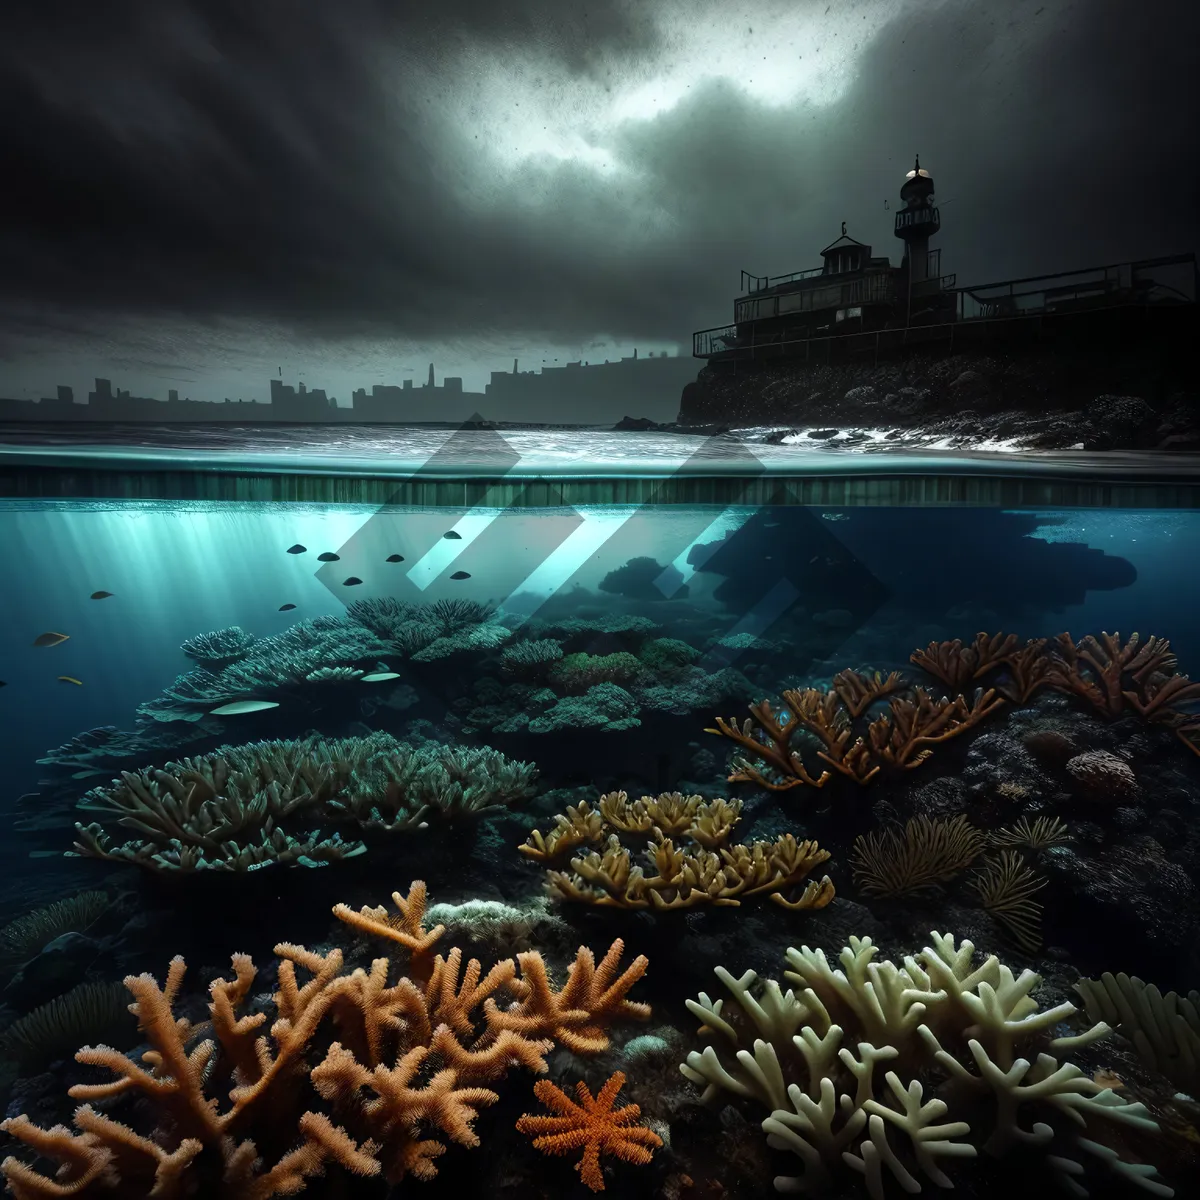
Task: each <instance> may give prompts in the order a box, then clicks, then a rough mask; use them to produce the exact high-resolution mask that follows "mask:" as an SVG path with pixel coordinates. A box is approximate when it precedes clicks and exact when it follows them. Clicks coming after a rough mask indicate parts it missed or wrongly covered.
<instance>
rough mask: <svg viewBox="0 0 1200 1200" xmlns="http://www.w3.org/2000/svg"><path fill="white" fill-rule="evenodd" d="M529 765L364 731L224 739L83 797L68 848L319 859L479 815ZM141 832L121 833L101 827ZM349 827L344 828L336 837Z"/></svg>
mask: <svg viewBox="0 0 1200 1200" xmlns="http://www.w3.org/2000/svg"><path fill="white" fill-rule="evenodd" d="M535 776H536V768H535V767H534V766H533V765H532V764H531V763H523V762H514V761H512V760H510V759H507V758H505V756H504V755H502V754H500V753H498V752H497V751H495V750H492V749H490V748H487V747H483V748H467V747H456V746H444V745H442V744H440V743H437V742H433V741H424V742H422V743H420V744H417V745H414V744H411V743H408V742H401V741H397V739H395V738H393V737H391V736H390V735H388V734H384V733H374V734H371V735H370V736H369V737H360V738H342V739H325V738H319V737H313V738H308V739H305V740H302V741H264V742H252V743H248V744H245V745H240V746H223V747H221V748H220V749H218V750H216V751H214V752H213V753H211V754H206V755H200V756H197V757H195V758H186V759H183V760H181V761H180V762H173V763H168V764H167V765H166V766H165V767H163V768H161V769H150V770H145V771H138V772H130V771H125V772H122V775H121V778H120V779H119V780H114V781H113V783H112V784H111V785H109V786H107V787H98V788H93V789H92V790H91V791H89V792H88V793H87V794H86V795H85V796H84V797H83V799H82V800H81V801H80V804H79V807H80V808H81V809H82V810H83V811H85V812H87V813H90V814H94V815H95V816H96V817H98V818H99V819H98V820H96V821H93V822H92V823H90V824H86V825H85V824H83V823H82V822H81V823H79V824H77V825H76V827H75V828H76V843H75V849H74V851H72V852H70V853H73V854H76V855H83V856H87V857H94V858H106V859H113V860H116V861H120V862H130V863H134V864H136V865H138V866H141V867H144V868H146V869H148V870H151V871H156V872H184V873H186V872H191V871H205V870H207V871H213V870H218V871H232V872H242V871H252V870H257V869H260V868H262V867H265V866H279V865H289V864H294V865H298V866H307V867H312V866H321V865H323V864H325V863H328V862H332V861H336V860H339V859H343V858H350V857H354V856H355V855H358V854H362V853H363V852H364V851H365V850H366V848H367V847H366V841H365V840H364V836H363V835H364V834H374V833H395V832H400V831H405V830H412V829H419V828H424V827H425V826H426V825H428V824H429V823H430V822H432V821H435V820H449V821H453V820H459V819H462V818H465V817H475V816H477V815H479V814H480V813H483V812H486V811H487V810H489V809H492V808H497V807H502V806H505V805H508V804H512V803H516V802H518V801H520V800H522V799H525V798H526V797H527V796H529V795H531V794H532V792H533V781H534V778H535ZM114 822H115V823H116V824H117V825H119V826H121V827H122V828H123V829H125V830H132V831H135V832H136V834H137V836H136V837H135V838H133V839H131V840H129V841H126V842H123V843H118V842H117V841H116V839H115V836H114V833H113V832H110V830H109V829H108V828H106V825H109V824H112V823H114ZM342 829H345V830H346V837H343V835H342Z"/></svg>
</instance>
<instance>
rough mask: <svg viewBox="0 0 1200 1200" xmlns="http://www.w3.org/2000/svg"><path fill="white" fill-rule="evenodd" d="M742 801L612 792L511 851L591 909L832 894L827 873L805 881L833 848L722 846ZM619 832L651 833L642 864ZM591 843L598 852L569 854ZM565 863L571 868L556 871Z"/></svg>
mask: <svg viewBox="0 0 1200 1200" xmlns="http://www.w3.org/2000/svg"><path fill="white" fill-rule="evenodd" d="M741 808H742V805H741V801H739V800H734V801H729V800H725V799H723V798H717V799H714V800H705V799H704V798H703V797H702V796H695V795H693V796H684V795H682V794H681V793H679V792H664V793H662V794H661V795H659V796H643V797H642V798H641V799H640V800H636V801H632V802H631V801H630V799H629V797H628V795H627V794H626V793H625V792H609V793H607V794H606V795H603V796H601V797H600V800H599V802H598V804H597V807H596V808H595V809H593V808H592V807H591V805H590V804H588V802H587V801H586V800H585V801H583V802H582V803H580V804H578V805H574V806H571V807H569V808H568V809H567V812H566V814H565V815H562V814H560V815H559V816H558V817H557V818H556V819H555V821H556V823H555V827H554V828H553V829H552V830H551V831H550V832H549V833H548V834H546V835H545V836H543V835H542V834H541V833H540V832H539V831H538V830H536V829H535V830H533V831H532V832H531V833H530V835H529V838H528V840H527V841H526V842H525V843H524V844H523V845H521V846H519V847H517V849H518V850H519V851H520V852H521V853H522V854H524V855H525V857H526V858H531V859H533V860H534V861H535V862H538V863H542V864H543V865H546V866H547V867H549V868H550V869H549V870H548V871H547V876H546V889H547V891H548V892H549V894H550V895H551V897H553V898H555V899H559V900H570V901H575V902H578V903H582V904H589V905H592V906H595V907H601V908H632V909H638V908H653V909H656V910H660V911H661V910H666V909H682V908H695V907H697V906H699V905H709V904H712V905H717V906H732V907H736V906H738V905H740V904H741V902H742V900H743V899H750V898H751V897H756V896H769V897H770V899H771V900H772V901H773V902H774V903H776V904H779V905H781V906H783V907H785V908H790V909H796V910H799V909H809V908H824V907H825V905H827V904H828V903H829V902H830V901H831V900H832V899H833V897H834V887H833V882H832V881H831V880H830V878H829V876H828V875H826V876H824V877H822V878H821V879H820V880H811V881H808V882H806V880H807V878H808V875H809V874H810V873H811V871H812V870H813V868H814V867H817V866H819V865H820V864H821V863H823V862H826V861H827V860H828V858H829V851H827V850H822V849H821V848H820V847H819V846H818V845H817V843H816V842H813V841H805V842H799V841H797V840H796V839H795V838H794V837H793V836H792V835H791V834H785V835H783V836H782V837H780V838H778V839H777V840H776V841H775V842H754V843H752V844H750V845H733V846H727V845H726V842H727V841H728V840H729V837H730V835H731V834H732V832H733V827H734V826H735V825H736V824H737V822H738V821H739V820H740V815H741ZM620 834H626V835H648V836H649V841H648V843H647V848H646V860H647V866H646V867H642V866H639V865H637V864H635V863H634V861H633V855H632V854H631V852H630V851H629V849H628V848H627V847H625V846H623V845H622V844H621V839H620V836H619V835H620ZM676 839H679V840H680V841H681V843H682V844H681V845H680V846H676V844H675V841H676ZM688 843H690V844H688ZM592 846H601V847H603V849H602V850H601V851H597V850H594V849H592V850H589V851H588V852H587V853H585V854H576V853H575V852H576V851H578V850H580V849H582V848H584V847H592ZM567 863H569V864H570V868H571V869H570V871H569V872H568V871H564V870H560V869H557V868H559V867H561V866H565V865H566V864H567Z"/></svg>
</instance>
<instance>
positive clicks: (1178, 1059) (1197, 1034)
mask: <svg viewBox="0 0 1200 1200" xmlns="http://www.w3.org/2000/svg"><path fill="white" fill-rule="evenodd" d="M1075 990H1076V991H1077V992H1078V993H1079V994H1080V996H1082V997H1083V1004H1084V1008H1085V1009H1086V1010H1087V1015H1088V1019H1089V1020H1091V1021H1104V1022H1107V1023H1108V1024H1109V1025H1111V1026H1112V1027H1113V1028H1114V1029H1115V1030H1116V1031H1117V1033H1118V1034H1120V1035H1121V1037H1123V1038H1126V1039H1127V1040H1128V1041H1130V1042H1132V1043H1133V1046H1134V1048H1135V1049H1136V1050H1137V1053H1138V1057H1139V1058H1140V1059H1141V1060H1142V1061H1143V1062H1144V1063H1145V1064H1146V1065H1147V1066H1148V1067H1150V1068H1152V1069H1153V1070H1155V1071H1158V1072H1159V1073H1160V1074H1162V1075H1165V1076H1166V1077H1167V1078H1168V1079H1170V1080H1171V1081H1172V1083H1174V1084H1175V1085H1176V1086H1177V1087H1181V1088H1183V1089H1185V1090H1186V1091H1187V1092H1188V1093H1189V1094H1190V1095H1191V1096H1193V1097H1195V1096H1196V1093H1197V1092H1198V1091H1200V992H1196V991H1192V992H1189V993H1188V994H1187V995H1186V996H1180V995H1179V994H1178V993H1177V992H1167V993H1166V995H1163V993H1162V992H1160V991H1159V990H1158V988H1156V987H1154V986H1153V985H1152V984H1148V983H1144V982H1143V981H1142V980H1140V979H1139V978H1138V977H1137V976H1136V975H1134V976H1129V975H1126V974H1124V973H1123V972H1122V973H1119V974H1116V975H1114V974H1113V973H1112V972H1111V971H1105V972H1104V974H1103V975H1101V976H1100V978H1099V979H1081V980H1080V981H1079V982H1078V983H1077V984H1076V985H1075Z"/></svg>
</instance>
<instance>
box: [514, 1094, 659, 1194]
mask: <svg viewBox="0 0 1200 1200" xmlns="http://www.w3.org/2000/svg"><path fill="white" fill-rule="evenodd" d="M624 1086H625V1076H624V1075H623V1074H622V1073H621V1072H620V1071H617V1072H616V1073H615V1074H614V1075H612V1076H611V1077H610V1078H609V1079H608V1082H607V1083H605V1085H604V1086H603V1087H602V1088H601V1089H600V1091H599V1092H597V1093H596V1095H595V1096H594V1097H593V1095H592V1093H591V1092H590V1091H589V1090H588V1086H587V1084H586V1083H584V1082H583V1081H582V1080H580V1082H579V1083H577V1084H576V1085H575V1095H576V1097H577V1098H578V1099H577V1101H576V1100H572V1099H571V1097H570V1096H568V1095H567V1093H566V1092H564V1091H563V1090H562V1088H560V1087H557V1086H556V1085H555V1084H553V1083H551V1082H550V1081H549V1080H548V1079H539V1080H538V1081H537V1083H535V1084H534V1085H533V1092H534V1095H535V1096H537V1098H538V1099H539V1100H540V1101H541V1102H542V1103H543V1104H544V1105H545V1106H546V1107H547V1108H549V1109H551V1110H552V1111H553V1112H554V1113H556V1114H557V1115H556V1116H540V1115H537V1114H530V1113H526V1114H525V1115H524V1116H522V1117H521V1118H520V1119H519V1120H518V1121H517V1132H518V1133H525V1134H529V1135H530V1136H531V1137H532V1138H533V1145H534V1148H535V1149H536V1150H540V1151H542V1153H543V1154H570V1153H571V1151H573V1150H579V1149H582V1150H583V1157H582V1158H581V1159H580V1160H579V1162H577V1163H576V1164H575V1170H577V1171H578V1172H579V1178H580V1179H581V1180H582V1181H583V1183H584V1184H585V1185H586V1186H587V1187H589V1188H591V1189H592V1191H593V1192H602V1191H604V1172H603V1171H602V1170H601V1167H600V1156H601V1155H602V1154H611V1155H613V1156H614V1157H615V1158H619V1159H621V1160H622V1161H623V1162H628V1163H638V1164H642V1165H644V1164H646V1163H648V1162H649V1161H650V1159H651V1158H652V1157H653V1154H654V1148H656V1147H658V1146H661V1145H662V1138H660V1137H659V1136H658V1134H657V1133H655V1132H654V1131H653V1130H651V1129H647V1128H646V1127H645V1126H644V1125H639V1124H638V1123H637V1121H638V1118H639V1117H640V1116H641V1115H642V1110H641V1109H640V1108H639V1107H638V1106H637V1105H636V1104H626V1105H624V1106H623V1107H622V1108H613V1105H614V1104H615V1103H616V1100H617V1093H618V1092H619V1091H620V1090H621V1088H622V1087H624Z"/></svg>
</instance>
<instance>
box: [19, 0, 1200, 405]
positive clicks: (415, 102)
mask: <svg viewBox="0 0 1200 1200" xmlns="http://www.w3.org/2000/svg"><path fill="white" fill-rule="evenodd" d="M414 10H415V12H416V15H414ZM1198 37H1200V5H1198V4H1196V3H1195V0H1003V2H1002V3H997V2H996V0H986V2H979V0H832V2H830V0H818V2H815V3H812V2H809V0H653V3H650V2H647V0H506V2H505V3H502V4H498V3H496V2H495V0H438V2H437V3H434V4H421V5H417V4H410V3H408V2H407V0H336V3H333V2H329V0H104V3H96V2H95V0H7V3H6V4H4V5H3V8H2V13H0V164H3V170H4V186H3V188H2V189H0V395H5V396H16V397H31V396H37V395H46V394H52V390H53V387H54V385H55V384H56V383H70V384H73V385H74V386H75V387H76V389H77V394H78V393H79V391H80V390H82V391H84V392H85V391H86V389H87V387H88V386H89V383H90V380H91V378H92V376H94V375H109V376H111V377H112V379H113V381H114V383H116V384H119V385H120V386H125V387H130V388H132V390H133V391H134V392H135V394H143V395H158V396H165V394H166V391H167V389H168V388H170V387H176V388H178V389H179V390H180V393H181V394H188V395H191V396H192V397H193V398H197V399H214V400H215V399H221V398H222V397H223V396H226V395H230V396H233V397H238V396H243V397H245V398H246V399H249V398H251V397H252V396H256V395H257V396H259V397H260V398H265V391H266V380H267V378H268V377H269V376H270V375H273V374H275V373H276V372H277V369H278V368H279V367H280V366H282V368H283V374H284V377H285V379H289V380H294V379H295V378H296V377H297V376H299V378H301V379H304V380H305V381H307V382H308V383H309V384H310V386H325V387H327V388H328V389H329V390H330V391H331V392H333V393H334V394H336V395H337V396H338V397H339V398H340V399H341V400H342V401H343V403H345V402H348V400H349V393H350V390H351V389H352V388H354V387H356V386H366V387H368V388H369V387H370V385H371V384H372V383H377V382H397V381H399V380H401V379H403V378H407V377H412V376H416V377H418V378H424V375H425V371H426V367H427V364H428V363H429V362H430V361H433V362H434V363H435V364H436V366H437V371H438V376H439V379H440V377H441V376H442V375H443V374H452V375H453V374H457V375H462V376H463V377H464V386H465V387H467V388H468V389H478V390H481V389H482V386H483V384H484V383H485V382H486V379H487V374H488V372H489V371H491V370H507V369H510V368H511V365H512V359H513V358H514V357H519V358H520V359H521V365H522V367H523V368H537V367H540V366H541V364H542V362H543V360H546V361H548V362H550V363H553V362H554V360H556V359H557V360H559V361H560V362H565V361H567V360H568V359H586V360H590V361H602V360H603V359H604V358H606V357H614V358H615V357H617V356H619V355H622V354H625V355H627V354H629V353H631V352H632V349H633V347H634V346H637V347H639V350H640V353H642V354H645V353H647V352H648V351H651V350H655V351H657V350H663V349H666V350H670V351H671V352H672V353H676V352H678V353H680V354H683V355H685V356H686V355H690V352H691V333H692V331H693V330H697V329H703V328H706V327H709V326H714V325H720V324H723V323H725V322H726V321H728V320H730V319H731V316H732V300H733V297H734V296H735V295H736V294H737V292H738V283H739V272H740V270H742V269H743V268H745V269H746V270H748V271H751V272H755V273H758V274H767V273H770V274H781V273H784V272H788V271H792V270H798V269H801V268H805V267H809V266H813V265H816V264H818V263H819V256H818V251H819V250H820V249H821V248H822V247H823V246H824V245H826V244H827V243H828V242H830V241H832V240H833V239H834V238H835V237H836V236H837V234H838V231H839V227H840V223H841V222H842V221H843V220H844V221H846V222H847V227H848V231H849V232H850V233H851V234H852V235H853V236H855V237H857V238H859V239H861V240H863V241H866V242H868V243H871V244H872V245H873V246H874V247H875V252H876V253H886V254H889V255H890V256H891V257H892V259H893V261H895V262H898V261H899V259H900V254H901V250H902V246H901V243H900V242H899V241H898V240H897V239H895V238H894V237H893V236H892V233H891V212H890V211H888V209H887V207H885V202H886V203H887V204H888V205H890V206H891V208H893V209H894V207H895V206H896V204H897V199H896V194H897V191H898V189H899V186H900V184H901V183H902V182H903V177H904V172H905V171H907V170H908V169H909V167H910V166H911V165H912V159H913V155H914V153H918V152H919V153H920V155H921V161H922V165H923V166H925V167H927V168H928V169H929V170H930V171H931V173H932V174H933V176H934V179H935V181H936V183H937V193H938V198H939V203H940V206H941V209H942V233H941V236H940V238H938V239H936V240H935V242H934V245H940V246H941V247H942V270H943V272H944V273H949V272H955V273H956V274H957V276H958V282H959V283H960V284H962V283H972V282H974V283H983V282H988V281H990V280H993V279H1004V278H1009V277H1012V276H1019V275H1026V274H1037V273H1045V272H1050V271H1055V270H1065V269H1071V268H1075V267H1082V266H1087V265H1091V264H1099V263H1105V262H1117V261H1121V260H1124V259H1129V258H1144V257H1150V256H1155V255H1160V254H1170V253H1176V252H1182V251H1190V250H1193V249H1195V248H1197V243H1198V241H1200V238H1197V225H1198V224H1200V181H1198V175H1200V166H1198V159H1197V156H1196V154H1195V141H1196V114H1197V104H1196V99H1197V97H1196V86H1197V84H1196V78H1197V72H1196V70H1195V66H1194V62H1193V56H1194V47H1195V45H1196V44H1197V39H1198ZM697 365H699V364H697Z"/></svg>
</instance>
